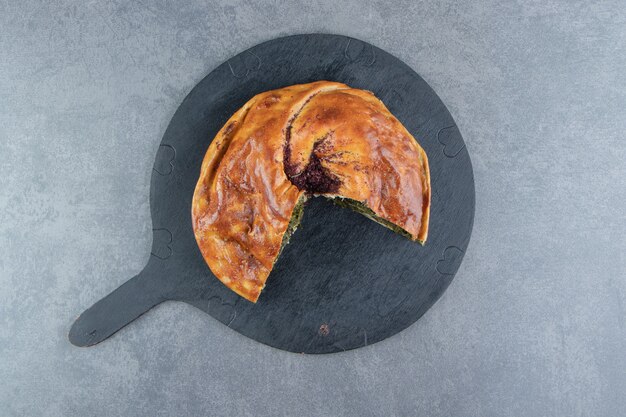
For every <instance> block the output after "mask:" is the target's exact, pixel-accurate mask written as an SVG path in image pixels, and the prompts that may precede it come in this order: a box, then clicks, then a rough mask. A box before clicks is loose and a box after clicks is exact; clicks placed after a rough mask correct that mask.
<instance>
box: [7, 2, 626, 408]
mask: <svg viewBox="0 0 626 417" xmlns="http://www.w3.org/2000/svg"><path fill="white" fill-rule="evenodd" d="M306 32H328V33H338V34H343V35H349V36H353V37H357V38H360V39H363V40H365V41H367V42H371V43H373V44H374V45H376V46H379V47H381V48H383V49H385V50H387V51H389V52H390V53H392V54H394V55H396V56H398V57H399V58H400V59H402V60H404V61H405V62H406V63H407V64H409V65H410V66H411V67H412V68H414V69H415V70H416V71H417V72H418V73H419V74H420V75H422V77H424V79H426V81H427V82H428V83H430V85H431V86H432V87H433V88H434V89H435V91H436V92H437V93H438V94H439V95H440V97H441V98H442V99H443V101H444V102H445V103H446V104H447V106H448V108H449V109H450V111H451V113H452V115H453V117H454V118H455V119H456V121H457V123H458V125H459V128H460V129H461V132H462V133H463V135H464V137H465V141H466V143H467V147H468V149H469V152H470V155H471V157H472V160H473V164H474V171H475V177H476V197H477V211H476V221H475V225H474V234H473V237H472V241H471V243H470V247H469V250H468V252H467V254H466V256H465V260H464V262H463V264H462V266H461V269H460V271H459V273H458V275H457V277H456V279H455V280H454V282H453V283H452V285H451V286H450V288H449V289H448V291H447V292H446V293H445V294H444V296H443V297H442V299H441V300H440V301H439V302H438V303H437V304H436V305H435V306H434V307H433V308H432V309H431V310H430V311H429V312H428V313H427V314H426V315H425V316H424V317H423V318H422V319H421V320H420V321H419V322H417V323H416V324H415V325H413V326H412V327H410V328H409V329H407V330H406V331H404V332H402V333H400V334H399V335H396V336H394V337H392V338H390V339H387V340H385V341H383V342H381V343H378V344H376V345H373V346H368V347H366V348H363V349H359V350H356V351H351V352H347V353H342V354H335V355H330V356H302V355H295V354H291V353H287V352H282V351H278V350H275V349H272V348H269V347H267V346H264V345H261V344H259V343H256V342H254V341H251V340H249V339H246V338H245V337H243V336H240V335H239V334H237V333H235V332H233V331H231V330H229V329H228V328H226V327H225V326H223V325H222V324H220V323H218V322H216V321H215V320H214V319H212V318H211V317H209V316H207V315H205V314H204V313H202V312H201V311H199V310H196V309H194V308H193V307H190V306H188V305H185V304H182V303H166V304H163V305H161V306H159V307H157V308H156V309H154V310H153V311H152V312H150V313H148V314H147V315H146V316H144V317H143V318H142V319H141V320H139V321H137V322H135V323H134V324H132V325H131V326H129V327H127V328H125V329H124V330H122V331H121V332H120V333H118V334H117V335H116V336H114V337H113V338H111V339H110V340H108V341H106V342H104V343H102V344H101V345H98V346H96V347H93V348H88V349H80V348H76V347H74V346H72V345H70V344H69V342H68V341H67V332H68V330H69V327H70V325H71V323H72V322H73V320H74V319H75V318H76V317H77V315H78V314H79V313H80V312H82V310H84V309H85V308H86V307H88V306H90V305H91V304H92V303H94V302H95V301H97V300H98V299H100V298H101V297H102V296H104V295H106V294H107V293H109V292H110V291H111V290H113V289H114V288H116V287H117V286H119V285H120V284H121V283H123V282H124V281H125V280H126V279H128V278H129V277H130V276H132V275H134V274H135V273H137V272H138V271H140V270H141V269H142V267H143V265H144V263H145V262H146V261H147V259H148V256H149V255H148V254H149V252H150V246H151V239H152V237H151V220H150V214H149V204H148V198H149V197H148V195H149V181H150V175H151V168H152V163H153V160H154V156H155V153H156V150H157V147H158V144H159V142H160V140H161V136H162V134H163V132H164V130H165V127H166V125H167V123H168V121H169V120H170V118H171V116H172V114H173V112H174V111H175V109H176V108H177V106H178V105H179V103H180V102H181V100H182V99H183V97H184V96H185V95H186V94H187V93H188V92H189V90H190V89H191V88H192V87H193V86H194V85H195V84H196V83H197V82H198V81H199V80H200V79H201V78H202V77H204V75H206V74H207V73H208V72H210V71H211V70H212V69H213V68H215V67H216V66H217V65H218V64H220V63H221V62H223V61H225V60H226V59H228V58H229V57H231V56H232V55H234V54H236V53H238V52H240V51H242V50H244V49H245V48H248V47H250V46H253V45H255V44H257V43H259V42H262V41H265V40H269V39H271V38H274V37H278V36H282V35H287V34H293V33H306ZM625 131H626V8H625V7H624V3H623V1H621V0H614V1H594V2H587V1H556V0H548V1H546V0H541V1H521V0H520V1H519V2H515V1H504V2H502V1H467V2H464V3H463V4H457V2H451V1H432V2H430V1H413V0H399V1H393V2H387V1H376V2H358V1H342V2H340V1H315V0H299V1H290V2H281V1H266V2H260V1H251V0H245V1H244V0H235V1H232V2H226V1H224V2H220V3H215V2H202V1H198V0H181V1H155V2H152V1H148V0H143V1H139V0H137V1H133V2H127V3H125V2H99V1H86V2H83V1H45V2H44V1H42V2H34V1H10V0H4V1H0V161H1V162H0V169H1V172H2V180H1V184H2V186H1V188H0V250H1V253H2V255H1V256H0V415H2V416H59V417H60V416H64V417H65V416H92V415H93V416H113V415H124V416H131V415H137V416H194V415H198V416H199V415H211V416H265V415H267V416H415V415H430V416H439V415H440V416H498V417H506V416H516V417H517V416H568V417H569V416H607V417H608V416H611V417H614V416H618V415H624V413H625V412H626V395H625V393H626V323H625V321H626V318H625V315H626V308H625V305H626V260H625V256H624V253H625V252H626V238H625V236H626V207H625V203H626V179H625V178H626V144H625V142H624V141H625V140H626V138H625V137H624V132H625Z"/></svg>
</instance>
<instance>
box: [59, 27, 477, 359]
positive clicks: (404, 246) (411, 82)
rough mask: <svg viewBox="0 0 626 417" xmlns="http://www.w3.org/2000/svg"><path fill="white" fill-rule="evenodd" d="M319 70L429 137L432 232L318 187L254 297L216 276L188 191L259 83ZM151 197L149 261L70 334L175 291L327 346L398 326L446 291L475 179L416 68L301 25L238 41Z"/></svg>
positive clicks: (242, 322) (115, 322)
mask: <svg viewBox="0 0 626 417" xmlns="http://www.w3.org/2000/svg"><path fill="white" fill-rule="evenodd" d="M316 80H330V81H339V82H342V83H346V84H348V85H350V86H352V87H356V88H362V89H367V90H370V91H372V92H374V93H375V94H376V96H377V97H379V98H381V99H382V100H383V102H384V103H385V104H386V105H387V107H388V108H389V109H390V110H391V112H392V113H393V114H394V115H395V116H396V117H397V118H398V119H399V120H400V121H401V122H402V123H403V124H404V125H405V126H406V128H407V129H408V130H409V131H410V132H411V133H412V134H413V136H415V138H417V140H418V141H419V142H420V144H421V145H422V147H423V148H424V149H425V151H426V154H427V155H428V158H429V163H430V169H431V182H432V207H431V216H430V232H429V238H428V241H427V242H426V245H425V246H423V247H422V246H420V245H419V244H417V243H414V242H411V241H409V240H408V239H406V238H403V237H402V236H399V235H397V234H394V233H393V232H391V231H390V230H388V229H386V228H384V227H382V226H380V225H378V224H377V223H375V222H372V221H370V220H368V219H367V218H365V217H363V216H361V215H359V214H357V213H354V212H352V211H350V210H347V209H343V208H339V207H337V206H335V205H333V204H332V203H331V202H329V201H326V200H325V199H323V198H315V199H312V200H310V201H309V202H308V203H307V206H306V208H305V215H304V219H303V221H302V224H301V226H300V228H299V229H298V231H297V232H296V233H295V235H294V236H293V238H292V240H291V243H290V244H289V245H288V246H287V248H286V249H285V250H284V252H283V253H282V255H281V257H280V259H279V260H278V262H277V264H276V265H275V267H274V270H273V271H272V273H271V275H270V277H269V279H268V282H267V287H266V288H265V290H264V291H263V293H262V294H261V297H260V299H259V301H258V303H257V304H252V303H250V302H248V301H246V300H244V299H243V298H241V297H239V296H237V295H236V294H235V293H233V292H231V291H230V290H229V289H228V288H226V287H225V286H224V285H222V283H221V282H220V281H218V280H217V279H216V278H215V277H214V276H213V275H212V273H211V271H210V270H209V268H208V267H207V265H206V264H205V262H204V260H203V258H202V256H201V254H200V251H199V249H198V247H197V246H196V241H195V239H194V235H193V230H192V225H191V200H192V196H193V191H194V187H195V184H196V181H197V179H198V175H199V173H200V164H201V162H202V158H203V157H204V154H205V152H206V150H207V148H208V146H209V143H210V142H211V140H212V138H213V137H214V135H215V134H216V133H217V131H218V130H219V129H220V128H221V126H222V125H223V124H224V123H225V122H226V120H227V119H228V118H229V117H230V115H232V114H233V113H234V112H235V111H236V110H237V109H238V108H239V107H241V106H242V105H243V104H244V103H245V102H246V101H248V99H250V98H251V97H252V96H254V95H255V94H257V93H260V92H263V91H266V90H270V89H275V88H279V87H284V86H288V85H292V84H299V83H307V82H311V81H316ZM150 207H151V211H152V223H153V226H154V240H153V244H152V256H150V260H149V262H148V264H147V265H146V267H145V269H144V270H143V271H142V272H140V273H139V274H138V275H137V276H135V277H133V278H131V279H130V280H129V281H128V282H126V283H125V284H124V285H122V286H121V287H119V288H118V289H116V290H115V291H113V293H111V294H109V295H108V296H106V297H105V298H103V299H102V300H100V301H98V302H97V303H96V304H94V305H93V306H92V307H91V308H89V309H88V310H86V311H85V312H84V313H83V314H82V315H81V316H80V317H79V318H78V319H77V320H76V322H75V323H74V325H73V327H72V329H71V330H70V334H69V339H70V341H71V342H72V343H73V344H75V345H78V346H90V345H93V344H96V343H98V342H101V341H102V340H104V339H106V338H108V337H109V336H111V335H112V334H113V333H115V332H116V331H118V330H119V329H121V328H122V327H123V326H125V325H127V324H128V323H130V322H131V321H133V320H135V319H136V318H137V317H139V316H140V315H141V314H143V313H145V312H146V311H148V310H149V309H150V308H152V307H153V306H155V305H157V304H159V303H161V302H163V301H166V300H178V301H184V302H186V303H189V304H191V305H194V306H196V307H198V308H199V309H201V310H203V311H205V312H206V313H208V314H210V315H211V316H213V317H214V318H216V319H217V320H219V321H221V322H222V323H224V324H225V325H227V326H228V327H230V328H231V329H233V330H235V331H238V332H239V333H241V334H243V335H245V336H248V337H250V338H252V339H255V340H258V341H259V342H262V343H265V344H268V345H270V346H274V347H277V348H279V349H284V350H289V351H292V352H304V353H331V352H337V351H343V350H348V349H354V348H358V347H361V346H365V345H368V344H372V343H375V342H378V341H380V340H383V339H385V338H387V337H389V336H391V335H393V334H395V333H398V332H399V331H401V330H403V329H405V328H406V327H407V326H409V325H410V324H412V323H413V322H415V321H416V320H417V319H418V318H419V317H420V316H422V315H423V314H424V313H425V312H426V310H428V308H430V307H431V306H432V305H433V303H434V302H435V301H436V300H437V299H438V298H439V297H440V296H441V294H442V293H443V291H444V290H445V289H446V287H447V286H448V285H449V284H450V281H451V280H452V278H453V277H454V274H455V273H456V271H457V269H458V268H459V265H460V263H461V260H462V258H463V255H464V253H465V250H466V248H467V245H468V243H469V239H470V234H471V231H472V224H473V219H474V179H473V174H472V166H471V162H470V158H469V155H468V153H467V149H466V148H465V144H464V142H463V138H462V137H461V134H460V132H459V130H458V128H457V126H456V124H455V123H454V120H452V117H451V116H450V113H449V112H448V110H447V109H446V107H445V106H444V105H443V103H442V102H441V100H440V99H439V98H438V97H437V95H436V94H435V92H434V91H433V90H432V89H431V88H430V87H429V86H428V84H426V82H425V81H424V80H423V79H422V78H420V77H419V76H418V75H417V74H416V73H415V72H414V71H413V70H412V69H411V68H409V67H408V66H407V65H406V64H404V63H403V62H402V61H400V60H399V59H397V58H395V57H393V56H391V55H390V54H388V53H386V52H385V51H383V50H381V49H379V48H376V47H374V46H372V45H370V44H368V43H366V42H363V41H360V40H357V39H354V38H348V37H345V36H338V35H322V34H311V35H296V36H289V37H285V38H280V39H275V40H272V41H269V42H265V43H262V44H260V45H257V46H255V47H253V48H251V49H249V50H247V51H245V52H242V53H240V54H239V55H237V56H235V57H234V58H232V59H230V60H229V61H227V62H225V63H224V64H222V65H220V66H219V67H218V68H216V69H215V70H214V71H213V72H211V73H210V74H209V75H208V76H207V77H206V78H204V79H203V80H202V81H200V83H198V85H196V87H195V88H194V89H193V90H192V91H191V92H190V93H189V95H188V96H187V97H186V98H185V100H184V101H183V102H182V104H181V105H180V107H179V108H178V110H177V111H176V113H175V114H174V117H173V118H172V120H171V122H170V124H169V126H168V128H167V130H166V132H165V135H164V136H163V140H162V142H161V145H160V148H159V151H158V153H157V157H156V161H155V163H154V171H153V173H152V183H151V189H150ZM207 337H211V336H210V334H209V335H207ZM229 343H237V339H236V338H233V339H232V340H231V341H230V342H229Z"/></svg>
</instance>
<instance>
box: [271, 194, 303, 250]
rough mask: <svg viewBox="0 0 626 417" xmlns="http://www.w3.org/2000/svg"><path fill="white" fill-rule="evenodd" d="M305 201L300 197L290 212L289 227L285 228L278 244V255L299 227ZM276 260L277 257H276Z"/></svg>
mask: <svg viewBox="0 0 626 417" xmlns="http://www.w3.org/2000/svg"><path fill="white" fill-rule="evenodd" d="M305 201H306V197H304V196H302V197H300V199H299V200H298V202H297V203H296V206H295V207H294V208H293V211H292V212H291V220H289V225H288V226H287V230H286V231H285V234H284V235H283V241H282V243H281V244H280V251H278V255H279V256H280V254H281V253H282V251H283V248H284V247H285V246H287V244H288V243H289V239H291V235H293V234H294V232H295V231H296V229H297V228H298V226H300V222H301V221H302V216H304V202H305ZM276 259H278V257H276Z"/></svg>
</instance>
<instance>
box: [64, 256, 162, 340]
mask: <svg viewBox="0 0 626 417" xmlns="http://www.w3.org/2000/svg"><path fill="white" fill-rule="evenodd" d="M160 263H162V261H160V260H159V259H158V257H155V256H150V261H149V262H148V264H147V265H146V266H145V268H144V269H143V270H142V271H141V272H140V273H139V274H137V275H135V276H134V277H133V278H131V279H130V280H128V281H127V282H125V283H124V284H122V285H121V286H120V287H118V288H117V289H116V290H115V291H113V292H112V293H111V294H109V295H107V296H106V297H105V298H103V299H102V300H100V301H98V302H97V303H95V304H94V305H93V306H91V307H90V308H89V309H87V310H85V312H84V313H83V314H81V315H80V316H79V317H78V318H77V319H76V321H75V322H74V324H73V325H72V328H71V329H70V333H69V339H70V342H72V344H73V345H76V346H81V347H85V346H92V345H95V344H97V343H100V342H102V341H103V340H105V339H106V338H108V337H110V336H111V335H113V334H114V333H115V332H117V331H118V330H120V329H121V328H122V327H124V326H126V325H127V324H129V323H130V322H132V321H133V320H135V319H136V318H137V317H139V316H141V315H142V314H144V313H145V312H147V311H148V310H150V309H151V308H152V307H154V306H156V305H157V304H160V303H161V302H163V301H165V300H167V298H166V297H165V294H164V289H163V288H162V279H160V278H162V277H163V268H162V265H160ZM157 277H158V278H157Z"/></svg>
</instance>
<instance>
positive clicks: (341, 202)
mask: <svg viewBox="0 0 626 417" xmlns="http://www.w3.org/2000/svg"><path fill="white" fill-rule="evenodd" d="M332 200H333V203H335V204H336V205H338V206H339V207H344V208H348V209H350V210H352V211H355V212H357V213H359V214H362V215H364V216H365V217H367V218H368V219H370V220H373V221H375V222H376V223H378V224H381V225H383V226H385V227H386V228H387V229H391V230H392V231H393V232H395V233H397V234H399V235H401V236H404V237H406V238H408V239H411V240H412V239H413V238H412V236H411V234H410V233H409V232H407V231H406V230H404V229H403V228H401V227H400V226H398V225H396V224H393V223H392V222H390V221H389V220H385V219H383V218H382V217H379V216H377V215H376V213H374V212H373V211H372V209H370V208H369V207H367V206H366V205H365V204H364V203H361V202H360V201H356V200H352V199H351V198H343V197H336V198H333V199H332ZM418 242H420V243H422V244H423V242H421V241H418Z"/></svg>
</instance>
